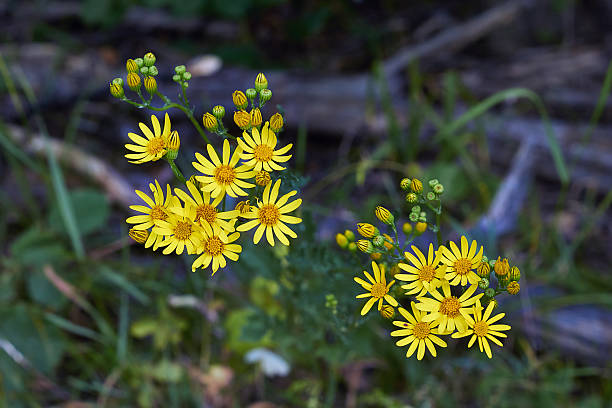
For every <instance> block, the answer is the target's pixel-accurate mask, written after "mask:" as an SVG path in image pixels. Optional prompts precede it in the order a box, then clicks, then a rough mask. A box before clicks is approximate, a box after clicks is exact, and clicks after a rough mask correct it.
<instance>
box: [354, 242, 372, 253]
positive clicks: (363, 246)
mask: <svg viewBox="0 0 612 408" xmlns="http://www.w3.org/2000/svg"><path fill="white" fill-rule="evenodd" d="M357 248H359V250H360V251H361V252H365V253H366V254H371V253H372V252H374V245H372V242H371V241H368V240H367V239H360V240H359V241H357Z"/></svg>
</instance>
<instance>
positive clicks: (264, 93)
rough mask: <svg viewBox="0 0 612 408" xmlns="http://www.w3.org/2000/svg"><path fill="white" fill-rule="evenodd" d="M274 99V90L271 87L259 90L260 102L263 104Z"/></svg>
mask: <svg viewBox="0 0 612 408" xmlns="http://www.w3.org/2000/svg"><path fill="white" fill-rule="evenodd" d="M270 99H272V91H271V90H269V89H262V90H261V91H260V92H259V103H261V104H262V105H263V104H264V103H266V102H268V101H269V100H270Z"/></svg>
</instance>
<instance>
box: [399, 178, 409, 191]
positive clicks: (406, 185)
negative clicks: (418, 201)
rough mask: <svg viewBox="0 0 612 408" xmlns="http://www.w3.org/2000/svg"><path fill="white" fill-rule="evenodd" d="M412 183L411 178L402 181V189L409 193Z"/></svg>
mask: <svg viewBox="0 0 612 408" xmlns="http://www.w3.org/2000/svg"><path fill="white" fill-rule="evenodd" d="M411 182H412V180H410V179H409V178H403V179H402V181H400V188H401V189H402V190H404V191H408V190H409V189H410V183H411Z"/></svg>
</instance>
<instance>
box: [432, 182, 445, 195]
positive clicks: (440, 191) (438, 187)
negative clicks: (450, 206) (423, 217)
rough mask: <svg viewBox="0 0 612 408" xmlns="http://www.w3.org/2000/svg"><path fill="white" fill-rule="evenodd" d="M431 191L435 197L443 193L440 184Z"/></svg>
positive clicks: (442, 187)
mask: <svg viewBox="0 0 612 408" xmlns="http://www.w3.org/2000/svg"><path fill="white" fill-rule="evenodd" d="M433 191H434V193H436V194H437V195H440V194H442V193H444V186H443V185H442V184H436V185H435V186H433Z"/></svg>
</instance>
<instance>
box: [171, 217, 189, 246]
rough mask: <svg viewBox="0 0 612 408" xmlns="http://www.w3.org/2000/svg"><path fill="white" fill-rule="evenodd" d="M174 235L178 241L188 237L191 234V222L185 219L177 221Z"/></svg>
mask: <svg viewBox="0 0 612 408" xmlns="http://www.w3.org/2000/svg"><path fill="white" fill-rule="evenodd" d="M174 236H175V237H176V239H178V240H179V241H184V240H186V239H189V237H190V236H191V223H189V222H185V221H178V222H177V223H176V226H175V227H174Z"/></svg>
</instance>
